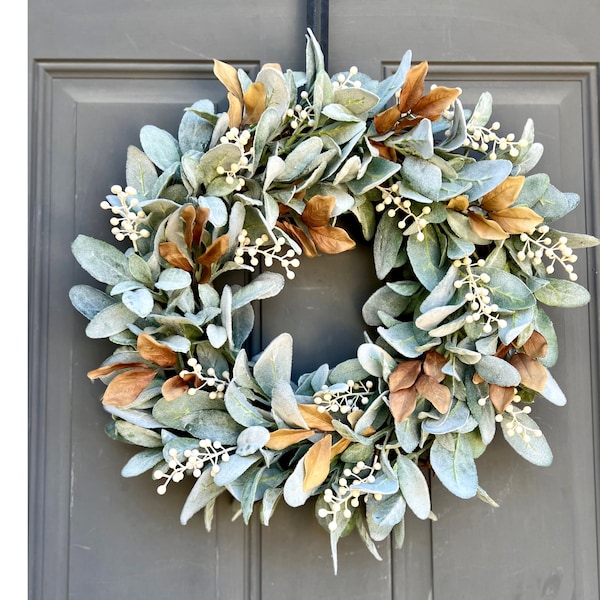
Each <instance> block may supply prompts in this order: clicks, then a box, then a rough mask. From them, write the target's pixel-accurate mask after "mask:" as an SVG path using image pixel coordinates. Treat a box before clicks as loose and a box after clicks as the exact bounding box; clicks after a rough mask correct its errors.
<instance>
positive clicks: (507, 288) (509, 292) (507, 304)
mask: <svg viewBox="0 0 600 600" xmlns="http://www.w3.org/2000/svg"><path fill="white" fill-rule="evenodd" d="M472 272H473V273H474V274H475V275H481V274H482V273H487V274H488V275H489V277H490V281H489V282H488V283H486V284H485V287H486V288H488V289H489V290H490V298H491V301H492V303H493V304H497V305H498V309H499V310H500V311H511V312H512V311H515V310H525V309H527V308H531V307H532V306H534V305H535V297H534V295H533V294H532V293H531V290H530V289H529V288H528V287H527V286H526V285H525V284H524V283H523V281H521V280H520V279H519V278H518V277H516V276H515V275H512V274H511V273H507V272H506V271H502V270H501V269H496V268H493V267H474V268H473V269H472Z"/></svg>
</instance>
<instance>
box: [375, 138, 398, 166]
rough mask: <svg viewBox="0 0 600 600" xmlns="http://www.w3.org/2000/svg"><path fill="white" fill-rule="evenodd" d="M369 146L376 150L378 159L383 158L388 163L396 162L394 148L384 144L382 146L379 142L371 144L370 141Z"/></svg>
mask: <svg viewBox="0 0 600 600" xmlns="http://www.w3.org/2000/svg"><path fill="white" fill-rule="evenodd" d="M371 145H372V146H373V147H374V148H375V149H376V150H377V152H378V156H379V157H380V158H385V159H386V160H389V161H390V162H396V159H397V158H398V155H397V153H396V150H395V149H394V148H391V147H389V146H386V145H385V144H382V143H381V142H373V141H372V142H371Z"/></svg>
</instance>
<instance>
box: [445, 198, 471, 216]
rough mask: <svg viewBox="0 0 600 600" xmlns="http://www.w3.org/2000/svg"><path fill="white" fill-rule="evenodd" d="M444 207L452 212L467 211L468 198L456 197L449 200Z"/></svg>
mask: <svg viewBox="0 0 600 600" xmlns="http://www.w3.org/2000/svg"><path fill="white" fill-rule="evenodd" d="M446 206H447V208H451V209H452V210H456V211H458V212H461V211H463V210H467V208H469V197H468V196H456V197H455V198H451V199H450V201H449V202H448V204H447V205H446Z"/></svg>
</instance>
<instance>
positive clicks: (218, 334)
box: [206, 323, 227, 348]
mask: <svg viewBox="0 0 600 600" xmlns="http://www.w3.org/2000/svg"><path fill="white" fill-rule="evenodd" d="M206 335H207V337H208V341H209V342H210V343H211V345H212V346H213V348H220V347H221V346H222V345H223V344H225V342H226V341H227V330H226V329H225V327H221V326H220V325H215V324H214V323H210V324H209V325H208V326H207V328H206Z"/></svg>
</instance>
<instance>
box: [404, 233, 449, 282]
mask: <svg viewBox="0 0 600 600" xmlns="http://www.w3.org/2000/svg"><path fill="white" fill-rule="evenodd" d="M422 233H423V235H424V238H423V240H419V239H418V238H417V235H416V234H413V235H410V236H409V237H408V245H407V247H406V251H407V252H408V258H409V260H410V264H411V266H412V268H413V270H414V272H415V275H416V277H417V279H418V280H419V281H420V282H421V283H422V284H423V286H424V287H425V288H426V289H427V290H429V291H430V292H431V291H433V289H434V288H435V287H436V285H437V284H438V283H439V282H440V281H442V279H443V278H444V275H445V274H446V271H447V265H444V264H443V257H442V248H441V246H440V243H439V241H438V238H437V235H436V232H435V229H434V226H432V225H428V226H427V227H425V228H424V229H423V230H422Z"/></svg>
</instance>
